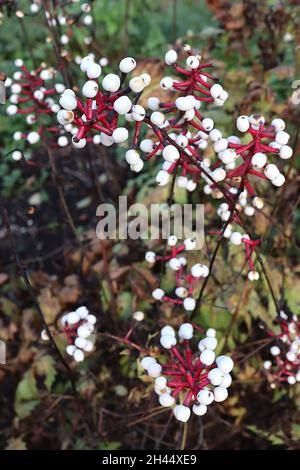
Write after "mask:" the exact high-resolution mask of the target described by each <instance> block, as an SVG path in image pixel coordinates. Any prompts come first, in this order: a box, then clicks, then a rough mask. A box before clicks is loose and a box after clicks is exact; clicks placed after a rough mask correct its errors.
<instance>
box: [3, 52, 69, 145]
mask: <svg viewBox="0 0 300 470" xmlns="http://www.w3.org/2000/svg"><path fill="white" fill-rule="evenodd" d="M15 65H16V66H17V67H18V68H19V70H18V71H16V72H15V73H14V74H13V79H10V78H8V79H7V80H6V86H7V87H9V88H10V92H11V94H10V97H9V101H10V104H9V106H8V107H7V109H6V112H7V114H8V115H9V116H13V115H16V114H19V115H26V124H27V125H28V126H34V125H37V126H38V130H37V131H36V130H32V131H30V132H21V131H17V132H15V133H14V135H13V138H14V140H15V141H20V140H21V139H25V140H26V141H27V143H28V144H30V145H34V144H36V143H38V142H39V141H40V138H41V135H42V134H43V133H44V132H46V131H47V132H50V133H52V134H57V133H59V132H60V129H59V128H58V127H57V126H51V125H50V126H47V125H46V124H45V122H44V121H43V116H47V115H49V114H51V113H55V112H57V111H58V109H59V106H58V105H57V104H56V103H55V99H54V97H55V95H56V94H57V93H61V92H62V91H63V89H64V88H65V87H64V85H63V84H61V83H56V84H55V85H53V86H51V87H48V86H47V84H46V82H47V81H50V80H53V79H54V77H55V71H54V70H53V69H51V68H46V67H45V66H40V67H39V68H38V69H36V70H34V71H29V70H28V69H27V67H26V66H25V65H24V64H23V61H22V60H21V59H16V61H15ZM58 142H59V140H58Z"/></svg>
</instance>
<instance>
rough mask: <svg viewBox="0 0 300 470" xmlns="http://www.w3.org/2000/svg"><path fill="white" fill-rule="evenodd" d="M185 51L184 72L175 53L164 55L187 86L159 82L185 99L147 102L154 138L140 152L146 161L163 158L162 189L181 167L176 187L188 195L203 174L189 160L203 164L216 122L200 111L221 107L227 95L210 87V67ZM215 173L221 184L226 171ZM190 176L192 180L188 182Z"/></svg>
mask: <svg viewBox="0 0 300 470" xmlns="http://www.w3.org/2000/svg"><path fill="white" fill-rule="evenodd" d="M184 50H185V52H186V53H187V55H188V57H187V59H186V64H185V65H186V68H185V69H184V68H182V67H180V66H179V65H178V64H177V58H178V57H177V52H176V51H175V50H170V51H168V52H167V53H166V55H165V62H166V64H167V65H171V66H172V67H173V68H174V69H175V71H176V72H178V73H181V74H183V76H184V79H185V80H184V82H181V81H180V80H179V79H178V80H176V79H173V78H171V77H170V76H167V77H164V78H163V79H162V80H161V82H160V86H161V88H163V89H164V90H172V91H175V92H181V93H183V96H179V97H177V98H174V101H170V102H166V103H163V102H160V100H159V99H158V98H157V97H155V96H151V97H150V98H149V99H148V101H147V108H148V109H149V111H150V114H149V121H150V123H149V124H150V126H151V127H152V128H153V129H154V134H155V138H153V139H150V138H147V139H144V140H142V141H141V142H140V150H141V151H142V152H143V153H144V154H146V156H147V158H152V157H153V156H160V155H161V156H162V158H163V163H162V167H161V169H160V170H159V172H158V173H157V175H156V182H157V184H158V185H159V186H165V185H167V184H168V183H169V181H170V175H171V173H172V172H173V170H174V168H177V167H178V166H179V167H180V168H181V174H179V175H178V177H177V178H176V185H177V186H178V187H180V188H185V189H186V190H187V191H194V190H195V189H196V187H197V183H196V181H195V179H194V177H195V175H196V176H197V174H198V176H199V175H201V176H203V174H202V173H201V171H200V170H199V168H198V169H197V167H193V169H192V168H191V165H190V164H189V162H188V160H187V158H186V157H187V155H188V156H190V157H192V156H194V157H195V156H196V157H197V160H198V159H199V161H201V158H199V157H201V152H202V150H204V149H205V148H206V147H207V139H208V136H209V133H210V132H211V131H212V130H213V128H214V121H213V119H211V118H205V117H204V116H203V115H202V114H201V113H200V111H199V110H200V108H201V105H202V102H203V101H208V102H210V103H213V104H215V105H217V106H222V105H223V104H224V103H225V101H226V100H227V98H228V93H227V92H226V91H225V90H224V89H223V87H222V86H221V85H220V84H219V83H210V80H212V79H213V78H212V76H211V75H210V74H207V73H206V71H205V69H206V68H207V67H210V66H211V65H210V64H203V63H201V57H200V56H199V55H192V54H191V48H190V46H186V47H185V48H184ZM208 77H210V78H208ZM160 129H161V130H164V131H165V132H167V133H168V137H169V139H172V141H174V144H172V141H170V140H169V142H166V141H165V139H164V138H163V136H162V134H161V132H160V131H159V130H160ZM218 132H219V131H218ZM136 158H137V157H136ZM192 166H193V165H192ZM215 173H216V174H215V176H216V178H217V177H218V176H219V177H220V181H221V179H222V178H221V176H220V175H221V173H223V170H222V172H220V171H219V170H216V172H215ZM189 174H192V175H193V177H192V178H189V177H188V176H189Z"/></svg>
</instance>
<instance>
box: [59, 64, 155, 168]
mask: <svg viewBox="0 0 300 470" xmlns="http://www.w3.org/2000/svg"><path fill="white" fill-rule="evenodd" d="M135 67H136V61H135V60H134V59H133V58H132V57H126V58H124V59H122V60H121V62H120V64H119V74H118V75H117V74H114V73H109V74H107V75H105V76H104V77H103V78H102V80H101V87H102V90H101V89H100V83H99V81H100V77H101V75H102V69H101V66H100V65H99V64H97V63H95V61H94V57H93V56H91V55H89V56H87V57H84V58H83V59H81V62H80V69H81V71H82V72H84V73H86V75H87V78H88V80H87V81H86V82H85V83H84V85H83V87H82V90H81V92H82V95H83V98H84V101H85V103H84V102H83V100H81V99H80V98H79V97H78V96H76V95H75V93H74V91H73V90H65V91H64V92H63V94H62V95H61V97H60V100H59V104H60V106H62V108H63V110H61V111H59V113H58V115H57V119H58V121H59V122H60V123H63V124H64V123H66V124H69V125H71V127H70V132H71V134H72V135H73V137H72V143H73V145H74V147H76V148H84V147H85V145H86V143H87V142H90V141H92V142H94V143H95V144H102V145H104V146H107V147H108V146H111V145H112V144H114V143H116V144H119V143H123V142H125V141H126V140H127V139H128V130H127V129H126V128H125V127H124V124H125V123H126V121H131V120H132V121H135V122H136V123H137V125H140V124H139V123H141V121H142V120H143V119H144V117H145V110H144V108H143V107H142V106H139V105H138V104H137V101H138V98H139V96H140V94H141V93H142V91H143V90H144V88H145V87H146V86H148V85H149V83H150V81H151V78H150V76H149V75H148V74H147V73H144V74H142V75H140V76H139V77H134V78H132V79H131V80H129V83H128V85H127V86H124V82H125V80H126V76H127V74H128V73H130V72H132V71H133V70H134V69H135ZM128 95H130V96H131V98H130V97H129V96H128ZM122 116H123V118H122ZM120 119H123V121H124V122H123V125H122V126H120V125H119V123H120ZM131 154H132V152H131ZM131 154H130V153H129V154H128V158H127V154H126V160H127V161H128V160H129V161H131V160H132V163H130V165H131V167H132V170H133V171H140V170H141V169H142V165H143V162H142V160H141V159H140V158H135V159H132V158H131ZM138 157H139V156H138Z"/></svg>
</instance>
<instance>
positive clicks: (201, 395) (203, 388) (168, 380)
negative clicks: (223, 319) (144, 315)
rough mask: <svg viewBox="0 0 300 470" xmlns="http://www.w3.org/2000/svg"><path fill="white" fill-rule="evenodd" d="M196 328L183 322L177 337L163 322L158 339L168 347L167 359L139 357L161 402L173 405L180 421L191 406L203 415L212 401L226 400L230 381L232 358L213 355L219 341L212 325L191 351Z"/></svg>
mask: <svg viewBox="0 0 300 470" xmlns="http://www.w3.org/2000/svg"><path fill="white" fill-rule="evenodd" d="M195 330H196V331H195ZM198 331H201V332H202V330H200V329H199V328H198V327H196V326H195V325H193V324H191V323H184V324H182V325H181V326H180V328H179V330H178V338H177V337H176V332H175V330H174V328H173V327H172V326H170V325H167V326H165V327H164V328H162V330H161V336H160V343H161V346H162V347H163V348H164V349H166V350H167V352H168V354H169V360H167V361H166V362H165V361H164V363H162V364H159V363H158V361H157V360H156V359H155V358H153V357H151V356H145V357H144V358H143V359H142V360H141V365H142V367H143V368H144V369H145V370H146V371H147V373H148V375H149V376H150V377H152V378H154V379H155V383H154V390H155V393H156V394H157V395H158V397H159V403H160V405H161V406H163V407H170V408H172V409H173V413H174V416H175V418H176V419H177V420H178V421H182V422H186V421H188V420H189V418H190V416H191V410H192V411H193V413H194V414H196V415H198V416H202V415H204V414H205V413H206V412H207V409H208V406H209V405H210V404H212V403H213V402H214V401H215V402H222V401H224V400H226V398H227V397H228V390H227V389H228V387H229V386H230V385H231V381H232V379H231V375H230V372H231V371H232V368H233V361H232V359H231V358H230V357H229V356H224V355H222V356H218V357H216V355H215V352H214V351H215V349H216V347H217V344H218V341H217V339H216V331H215V330H214V329H213V328H209V329H208V330H207V331H206V336H205V337H204V338H202V339H201V340H200V341H199V342H198V351H197V352H196V353H195V354H193V352H192V349H191V346H190V341H192V340H193V337H194V335H195V332H198ZM202 333H203V332H202Z"/></svg>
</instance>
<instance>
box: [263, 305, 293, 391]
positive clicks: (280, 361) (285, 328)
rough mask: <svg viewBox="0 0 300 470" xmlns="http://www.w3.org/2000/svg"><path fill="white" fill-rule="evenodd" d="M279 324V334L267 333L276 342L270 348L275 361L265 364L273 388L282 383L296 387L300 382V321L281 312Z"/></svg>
mask: <svg viewBox="0 0 300 470" xmlns="http://www.w3.org/2000/svg"><path fill="white" fill-rule="evenodd" d="M277 324H278V325H279V327H280V332H279V333H278V334H275V333H273V332H272V331H267V333H268V335H269V336H271V337H272V338H274V339H275V340H276V344H275V345H272V346H271V347H270V353H271V355H272V356H273V361H269V360H268V361H265V362H264V368H265V369H266V371H268V374H269V376H270V380H271V382H272V387H273V388H274V387H276V384H280V383H288V384H290V385H294V384H295V383H296V382H300V319H299V318H298V317H297V316H296V315H292V314H290V313H289V314H286V313H285V312H284V311H283V310H281V311H280V316H279V317H278V319H277Z"/></svg>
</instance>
